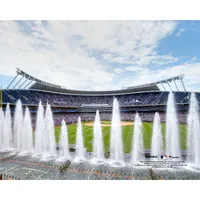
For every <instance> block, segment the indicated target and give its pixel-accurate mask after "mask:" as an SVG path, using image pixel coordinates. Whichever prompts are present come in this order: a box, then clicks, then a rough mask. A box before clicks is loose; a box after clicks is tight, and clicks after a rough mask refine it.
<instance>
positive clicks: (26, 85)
mask: <svg viewBox="0 0 200 200" xmlns="http://www.w3.org/2000/svg"><path fill="white" fill-rule="evenodd" d="M16 72H17V75H16V76H15V77H14V79H13V80H12V81H11V83H10V84H9V85H8V87H7V89H34V90H42V91H53V92H58V93H66V94H83V95H84V94H87V95H88V94H93V95H95V94H96V95H99V94H121V93H122V94H123V93H133V92H143V91H160V89H159V87H158V84H161V85H162V86H163V88H164V90H166V88H165V87H164V84H168V86H169V87H170V84H169V83H170V82H172V81H173V82H174V84H175V86H176V88H177V90H178V91H179V89H178V87H177V84H176V82H175V80H181V83H182V85H183V88H184V90H185V86H184V84H183V82H182V79H183V77H184V76H183V75H180V76H176V77H172V78H169V79H165V80H161V81H157V82H154V83H149V84H144V85H139V86H133V87H127V88H124V89H121V90H111V91H83V90H71V89H68V88H65V87H62V86H59V85H55V84H52V83H48V82H45V81H42V80H40V79H38V78H35V77H33V76H31V75H29V74H27V73H26V72H24V71H22V70H21V69H19V68H16ZM18 76H21V78H20V79H19V80H18V81H17V83H15V84H14V86H12V85H13V83H14V82H15V80H16V79H17V77H18ZM11 86H12V87H11ZM170 89H171V87H170Z"/></svg>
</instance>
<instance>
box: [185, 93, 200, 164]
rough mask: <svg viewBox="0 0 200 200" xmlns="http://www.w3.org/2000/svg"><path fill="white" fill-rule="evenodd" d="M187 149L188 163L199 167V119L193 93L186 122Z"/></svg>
mask: <svg viewBox="0 0 200 200" xmlns="http://www.w3.org/2000/svg"><path fill="white" fill-rule="evenodd" d="M187 149H188V158H187V161H188V162H189V163H192V164H195V165H196V166H200V117H199V106H198V102H197V99H196V96H195V93H192V94H191V99H190V108H189V113H188V120H187Z"/></svg>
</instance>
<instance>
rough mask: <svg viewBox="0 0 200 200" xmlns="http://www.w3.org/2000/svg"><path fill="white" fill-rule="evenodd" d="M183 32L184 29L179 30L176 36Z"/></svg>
mask: <svg viewBox="0 0 200 200" xmlns="http://www.w3.org/2000/svg"><path fill="white" fill-rule="evenodd" d="M183 32H184V28H181V29H180V30H179V31H178V32H177V33H176V36H180V35H181V34H182V33H183Z"/></svg>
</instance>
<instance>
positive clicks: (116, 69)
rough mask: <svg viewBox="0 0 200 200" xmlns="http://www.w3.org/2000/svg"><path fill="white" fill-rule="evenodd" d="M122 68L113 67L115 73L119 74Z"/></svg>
mask: <svg viewBox="0 0 200 200" xmlns="http://www.w3.org/2000/svg"><path fill="white" fill-rule="evenodd" d="M123 71H124V70H123V69H120V68H115V69H114V72H115V73H117V74H120V73H122V72H123Z"/></svg>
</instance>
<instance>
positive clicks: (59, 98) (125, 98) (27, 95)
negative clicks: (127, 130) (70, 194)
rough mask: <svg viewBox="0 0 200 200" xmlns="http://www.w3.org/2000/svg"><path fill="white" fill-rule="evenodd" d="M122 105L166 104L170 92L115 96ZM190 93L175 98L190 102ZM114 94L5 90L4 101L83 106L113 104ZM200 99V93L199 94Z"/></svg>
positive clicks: (182, 93)
mask: <svg viewBox="0 0 200 200" xmlns="http://www.w3.org/2000/svg"><path fill="white" fill-rule="evenodd" d="M115 97H116V98H117V99H118V101H119V104H120V106H132V105H135V106H137V105H161V104H166V102H167V99H168V92H143V93H134V94H126V95H122V94H121V95H116V96H115ZM189 97H190V93H188V92H175V100H176V102H177V103H188V102H189ZM113 98H114V96H112V95H110V96H109V95H107V96H90V95H87V96H84V95H69V94H57V93H51V92H42V91H37V90H3V102H5V103H7V102H8V103H15V102H16V101H17V100H18V99H21V101H22V103H23V104H33V105H37V104H38V103H39V101H40V100H41V101H42V102H43V103H44V104H45V103H47V102H48V103H50V104H51V106H68V107H81V106H82V105H84V104H96V105H98V104H99V105H100V104H107V105H109V106H112V103H113ZM197 98H198V100H199V101H200V94H197Z"/></svg>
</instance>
